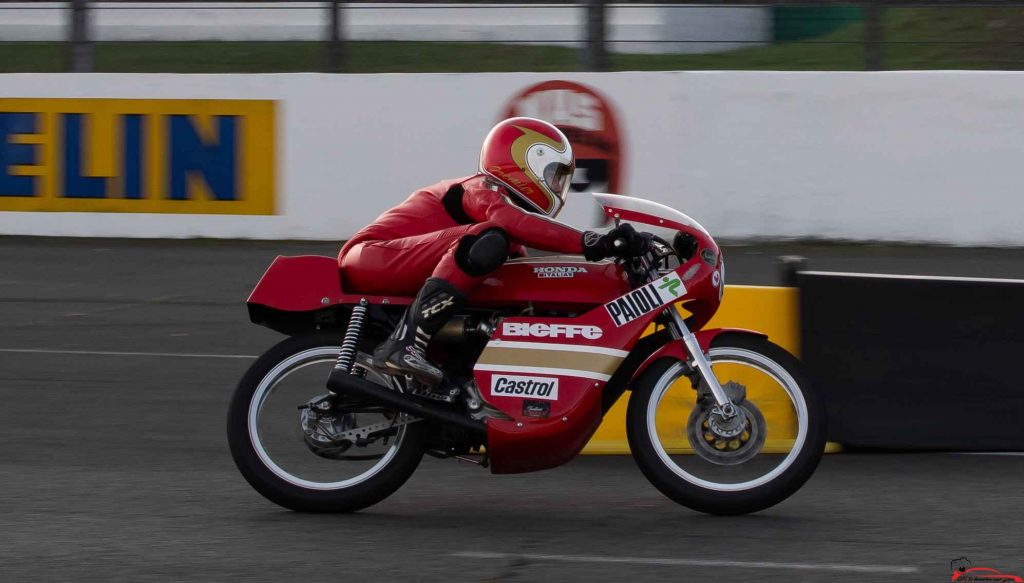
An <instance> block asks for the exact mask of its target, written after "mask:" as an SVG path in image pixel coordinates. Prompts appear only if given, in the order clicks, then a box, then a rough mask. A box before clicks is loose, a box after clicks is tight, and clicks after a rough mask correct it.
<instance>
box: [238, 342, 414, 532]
mask: <svg viewBox="0 0 1024 583" xmlns="http://www.w3.org/2000/svg"><path fill="white" fill-rule="evenodd" d="M342 334H343V333H342V332H338V331H334V332H330V333H323V332H319V333H314V334H309V335H303V336H294V337H291V338H287V339H285V340H283V341H282V342H280V343H278V344H277V345H275V346H274V347H273V348H271V349H270V350H268V351H267V352H266V353H265V354H263V356H261V357H260V358H259V359H258V360H256V362H255V363H253V365H252V366H251V367H249V370H248V371H246V373H245V375H244V376H243V377H242V380H241V381H240V382H239V383H238V388H237V389H235V394H234V396H233V397H232V399H231V406H230V408H229V409H228V419H227V421H228V423H227V430H228V444H229V445H230V447H231V457H232V458H234V460H235V465H237V466H238V470H239V471H240V472H241V473H242V475H243V476H244V477H245V479H246V480H247V481H248V482H249V484H250V485H251V486H252V487H253V488H255V489H256V491H258V492H259V493H260V494H262V495H263V496H264V497H265V498H267V499H268V500H270V501H271V502H274V503H275V504H278V505H280V506H283V507H285V508H289V509H291V510H295V511H299V512H353V511H356V510H361V509H363V508H366V507H368V506H372V505H374V504H376V503H378V502H380V501H381V500H383V499H385V498H387V497H388V496H390V495H391V494H393V493H394V492H395V491H396V490H398V488H400V487H401V486H402V484H404V483H405V482H406V480H408V479H409V477H410V476H412V473H413V472H414V471H415V470H416V467H417V466H419V463H420V460H421V459H422V458H423V452H424V449H425V444H426V441H427V432H428V430H429V427H428V425H427V423H426V422H423V421H418V422H414V423H410V424H408V425H405V426H404V435H403V436H402V439H401V442H400V443H398V444H397V445H396V447H397V450H396V451H395V452H394V453H393V454H392V455H391V457H390V458H388V460H387V462H386V463H385V465H384V466H383V467H381V468H379V469H378V470H377V471H376V473H374V474H372V475H370V476H368V477H367V478H366V479H364V480H362V481H360V482H358V483H354V484H352V485H348V486H344V487H339V488H334V489H314V488H310V487H304V486H302V485H298V484H295V483H292V482H290V481H288V480H286V479H282V478H281V477H280V476H279V475H277V474H276V473H275V472H274V471H272V470H271V469H270V468H269V467H268V466H267V465H266V463H264V461H263V460H262V459H261V457H260V455H259V454H258V453H257V450H256V447H255V446H254V444H253V441H252V438H251V434H250V427H249V420H250V408H251V407H253V406H254V398H253V397H254V395H255V394H256V392H257V390H259V388H260V386H261V384H262V383H263V382H264V380H265V377H267V375H268V374H270V373H271V372H272V371H274V369H275V367H277V366H278V365H279V364H280V363H282V362H285V361H287V360H288V359H290V358H292V357H295V356H296V355H301V354H303V353H308V352H309V351H327V350H333V354H335V355H336V354H337V353H338V351H339V350H340V347H339V340H340V338H341V335H342ZM282 374H283V373H282ZM326 381H327V379H326V377H325V378H324V383H326ZM318 392H319V393H321V394H322V393H324V392H326V389H324V387H323V386H322V385H321V386H313V387H310V394H309V397H310V398H312V397H314V396H315V395H316V394H317V393H318ZM309 455H310V456H313V455H314V454H313V453H312V452H310V454H309ZM333 463H345V462H343V461H335V462H333Z"/></svg>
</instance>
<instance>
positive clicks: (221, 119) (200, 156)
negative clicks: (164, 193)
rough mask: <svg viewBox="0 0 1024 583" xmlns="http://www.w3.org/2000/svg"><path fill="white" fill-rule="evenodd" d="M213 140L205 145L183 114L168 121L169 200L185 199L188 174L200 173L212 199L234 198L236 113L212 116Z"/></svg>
mask: <svg viewBox="0 0 1024 583" xmlns="http://www.w3.org/2000/svg"><path fill="white" fill-rule="evenodd" d="M214 119H216V121H217V124H216V125H217V142H216V143H213V144H208V143H206V142H204V141H203V139H202V138H201V137H200V136H199V132H198V131H197V130H196V127H195V126H194V125H193V124H192V121H191V120H190V119H189V116H187V115H172V116H170V120H171V148H170V149H171V193H170V198H171V200H185V199H186V198H188V173H189V172H201V173H202V174H203V177H204V178H205V179H206V183H207V184H208V185H209V186H210V193H211V194H212V195H213V198H214V199H215V200H236V183H235V180H236V173H235V125H236V124H235V122H236V120H237V119H238V118H237V117H236V116H231V115H223V116H218V117H216V118H214Z"/></svg>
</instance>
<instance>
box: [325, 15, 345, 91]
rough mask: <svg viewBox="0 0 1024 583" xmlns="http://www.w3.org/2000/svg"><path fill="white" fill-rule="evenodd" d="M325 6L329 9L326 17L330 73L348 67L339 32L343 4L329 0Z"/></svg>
mask: <svg viewBox="0 0 1024 583" xmlns="http://www.w3.org/2000/svg"><path fill="white" fill-rule="evenodd" d="M327 7H328V9H329V10H330V11H331V15H330V18H328V19H327V21H328V25H327V26H328V27H329V30H328V31H327V68H328V70H329V71H330V72H332V73H341V72H343V71H345V70H346V69H347V68H348V54H347V53H348V51H347V50H346V48H347V47H346V46H345V38H344V36H343V35H342V33H341V29H342V27H343V26H344V19H343V15H342V10H344V5H343V4H342V2H340V1H339V0H330V1H329V2H328V3H327Z"/></svg>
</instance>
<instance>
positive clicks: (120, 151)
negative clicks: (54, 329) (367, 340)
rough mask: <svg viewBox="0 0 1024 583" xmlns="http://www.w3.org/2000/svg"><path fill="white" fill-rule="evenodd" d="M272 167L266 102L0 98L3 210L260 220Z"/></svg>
mask: <svg viewBox="0 0 1024 583" xmlns="http://www.w3.org/2000/svg"><path fill="white" fill-rule="evenodd" d="M274 167H275V159H274V103H273V102H272V101H252V100H195V99H193V100H172V99H0V211H58V212H68V211H70V212H127V213H175V214H192V213H202V214H242V215H250V214H257V215H267V214H272V213H273V212H274V184H275V183H274ZM54 234H59V233H54Z"/></svg>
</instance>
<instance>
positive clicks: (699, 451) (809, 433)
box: [626, 333, 825, 514]
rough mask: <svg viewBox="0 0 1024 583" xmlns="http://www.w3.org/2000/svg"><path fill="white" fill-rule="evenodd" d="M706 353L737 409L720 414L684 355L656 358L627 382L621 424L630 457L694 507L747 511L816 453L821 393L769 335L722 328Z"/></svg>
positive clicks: (808, 468)
mask: <svg viewBox="0 0 1024 583" xmlns="http://www.w3.org/2000/svg"><path fill="white" fill-rule="evenodd" d="M708 358H709V360H710V362H711V368H712V371H713V372H714V374H715V377H716V378H717V379H718V381H719V383H721V385H722V386H723V388H724V389H725V390H726V392H727V394H728V395H729V397H730V399H731V400H732V401H733V403H734V404H736V405H737V407H736V414H735V415H733V416H730V417H724V416H723V415H722V413H721V411H720V410H718V409H717V407H715V403H714V401H713V399H712V398H711V396H710V394H709V393H708V391H707V389H706V385H704V384H703V383H702V382H701V381H700V378H699V376H696V377H695V376H693V375H692V374H690V369H689V367H688V366H687V365H686V364H685V363H683V362H680V361H678V360H674V359H668V358H665V359H661V360H658V361H657V362H655V363H653V364H652V365H651V366H650V367H649V368H648V369H647V370H646V371H644V373H643V374H642V375H641V376H640V378H639V379H637V381H636V382H635V383H634V385H633V387H632V394H631V396H630V399H629V408H628V411H627V422H626V431H627V436H628V438H629V445H630V449H631V450H632V453H633V457H634V459H635V460H636V462H637V464H638V465H639V466H640V469H641V471H642V472H643V473H644V475H645V476H646V477H647V479H648V480H650V481H651V483H652V484H654V486H655V487H657V488H658V490H660V491H661V492H662V493H663V494H665V495H666V496H668V497H669V498H671V499H673V500H675V501H676V502H679V503H680V504H683V505H684V506H687V507H689V508H692V509H694V510H697V511H700V512H706V513H709V514H746V513H750V512H757V511H759V510H763V509H765V508H768V507H770V506H773V505H775V504H778V503H779V502H781V501H782V500H785V499H786V498H788V497H789V496H790V495H792V494H793V493H794V492H796V491H797V490H798V489H799V488H800V487H801V486H802V485H803V484H804V482H806V481H807V479H808V478H810V476H811V474H812V473H813V472H814V469H815V468H816V467H817V465H818V462H819V461H821V457H822V454H823V453H824V449H825V411H824V407H823V405H822V403H821V399H820V398H819V396H818V394H817V392H816V391H815V389H814V387H813V386H812V385H811V384H810V382H809V381H808V379H807V375H806V373H804V371H803V365H802V364H801V363H800V361H798V360H797V359H796V358H794V357H793V356H792V355H791V354H789V353H788V352H786V350H784V349H783V348H781V347H779V346H777V345H775V344H772V343H771V342H769V341H768V340H767V339H765V338H762V337H758V336H753V335H748V334H728V333H726V334H722V335H720V336H718V337H716V338H715V340H714V341H713V342H712V343H711V347H710V350H709V352H708ZM687 374H690V376H687Z"/></svg>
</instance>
